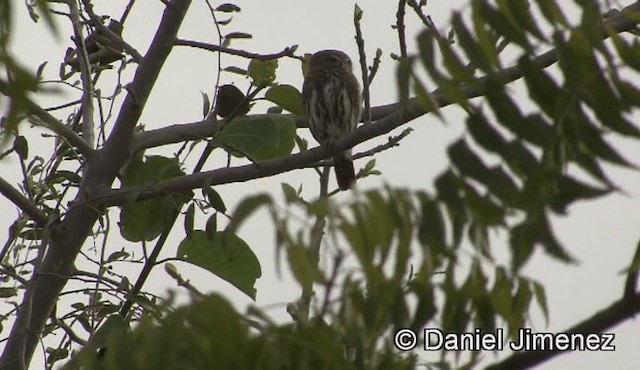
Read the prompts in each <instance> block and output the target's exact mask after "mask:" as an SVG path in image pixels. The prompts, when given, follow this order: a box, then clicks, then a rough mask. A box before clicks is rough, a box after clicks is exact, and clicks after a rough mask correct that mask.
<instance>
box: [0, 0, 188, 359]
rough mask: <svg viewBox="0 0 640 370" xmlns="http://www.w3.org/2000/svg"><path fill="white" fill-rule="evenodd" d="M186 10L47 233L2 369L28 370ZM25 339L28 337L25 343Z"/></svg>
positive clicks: (152, 52)
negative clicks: (95, 199) (94, 199)
mask: <svg viewBox="0 0 640 370" xmlns="http://www.w3.org/2000/svg"><path fill="white" fill-rule="evenodd" d="M190 5H191V1H190V0H173V1H171V3H170V5H169V6H167V8H165V11H164V14H163V16H162V20H161V21H160V25H159V26H158V31H157V32H156V35H155V37H154V40H153V42H152V44H151V46H150V48H149V51H148V52H147V54H146V56H145V57H144V60H143V61H142V63H141V65H140V66H139V67H138V69H137V70H136V74H135V77H134V80H133V82H132V83H131V85H130V87H129V89H128V91H129V93H128V95H127V97H126V98H125V101H124V103H123V105H122V108H121V111H120V115H119V116H118V118H117V120H116V123H115V126H114V129H113V131H112V133H111V135H110V137H109V138H108V139H107V141H106V143H105V145H104V147H103V148H102V149H101V150H100V151H99V152H97V153H96V155H95V156H93V157H92V158H91V159H90V161H93V162H94V163H92V166H90V167H89V170H88V171H87V172H86V173H85V175H84V178H83V181H82V183H81V184H80V189H79V190H78V193H77V196H76V199H75V200H74V204H81V205H80V206H77V207H71V208H70V209H69V211H68V212H67V213H66V214H65V216H64V218H63V219H62V220H61V221H60V222H56V223H55V224H54V225H52V227H51V231H50V232H49V233H47V234H50V238H49V239H50V240H49V248H47V251H46V253H45V255H44V258H43V260H42V264H41V265H40V266H38V268H37V269H36V270H35V271H34V273H33V275H32V276H31V279H30V284H29V287H28V289H27V291H26V292H25V295H24V297H23V306H28V307H27V308H25V309H20V310H19V312H18V314H17V315H16V320H15V322H14V325H13V327H12V329H11V334H10V335H9V338H8V340H7V342H6V343H5V347H4V350H3V353H2V357H0V368H14V369H15V368H17V366H20V364H22V365H23V368H26V367H28V365H29V362H30V361H31V358H32V357H33V353H34V351H35V348H36V346H37V344H38V341H39V337H40V334H41V333H42V330H43V328H44V325H45V323H46V320H47V319H48V317H49V316H50V314H51V311H52V309H53V306H54V305H55V303H56V302H57V300H58V297H59V295H60V292H61V291H62V289H63V287H64V286H65V284H66V283H67V281H68V279H69V278H70V277H71V276H72V275H73V273H74V271H75V268H74V261H75V259H76V257H77V256H78V253H79V252H80V249H81V247H82V245H83V244H84V242H85V240H86V239H87V237H88V235H89V234H90V232H91V230H92V228H93V226H94V225H95V223H96V221H97V220H98V217H100V215H101V209H99V208H98V207H96V205H95V204H91V203H88V202H86V199H87V198H91V197H92V196H95V195H96V194H99V193H100V191H101V190H102V189H104V188H105V187H108V186H109V185H110V184H111V182H113V179H114V178H115V175H116V173H117V171H118V169H119V168H120V166H122V164H124V163H125V161H126V159H127V158H128V154H129V153H128V152H127V150H130V149H131V144H132V136H133V130H134V128H135V125H136V123H137V122H138V119H139V117H140V114H141V112H142V109H143V108H144V105H145V103H146V101H147V98H148V96H149V94H150V91H151V89H152V88H153V86H154V84H155V81H156V79H157V76H158V74H159V73H160V69H161V68H162V66H163V64H164V62H165V60H166V58H167V56H168V55H169V53H170V51H171V48H172V46H173V43H172V41H173V40H174V39H175V37H176V35H177V33H178V30H179V29H180V25H181V24H182V21H183V20H184V17H185V15H186V12H187V9H188V8H189V6H190ZM47 114H48V113H47ZM123 152H124V153H123ZM25 333H28V334H27V335H26V338H25Z"/></svg>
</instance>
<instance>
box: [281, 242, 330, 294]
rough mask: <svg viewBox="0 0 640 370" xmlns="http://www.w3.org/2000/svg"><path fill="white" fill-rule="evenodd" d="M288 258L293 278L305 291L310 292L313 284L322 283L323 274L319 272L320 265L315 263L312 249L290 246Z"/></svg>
mask: <svg viewBox="0 0 640 370" xmlns="http://www.w3.org/2000/svg"><path fill="white" fill-rule="evenodd" d="M287 257H288V261H289V267H290V268H291V272H292V273H293V276H295V278H296V280H297V281H298V282H299V283H300V285H302V287H303V289H304V290H305V291H307V290H310V289H311V287H312V284H313V283H319V282H321V281H322V278H323V276H322V273H321V272H320V270H318V264H317V263H315V262H314V261H313V257H312V256H311V250H310V249H308V248H306V247H305V246H302V245H297V244H294V245H290V246H289V247H288V248H287Z"/></svg>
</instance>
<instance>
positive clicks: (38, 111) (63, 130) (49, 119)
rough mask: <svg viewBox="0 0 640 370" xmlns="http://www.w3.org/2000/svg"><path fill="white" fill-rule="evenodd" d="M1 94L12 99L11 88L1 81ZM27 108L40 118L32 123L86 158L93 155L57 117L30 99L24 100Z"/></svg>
mask: <svg viewBox="0 0 640 370" xmlns="http://www.w3.org/2000/svg"><path fill="white" fill-rule="evenodd" d="M0 93H2V94H4V95H6V96H8V97H10V98H12V97H13V95H12V93H11V88H10V87H9V85H7V83H6V82H4V81H0ZM24 103H25V108H26V110H27V112H29V113H30V114H32V115H34V116H36V117H38V118H39V120H38V121H34V122H32V123H33V124H36V125H39V126H44V127H46V128H48V129H49V130H51V131H53V132H55V133H56V134H57V135H59V136H60V137H62V138H63V139H64V140H66V141H67V142H68V143H69V144H71V145H72V146H74V147H75V148H77V149H78V151H79V152H80V153H82V154H83V155H84V156H86V157H91V156H92V155H93V152H94V150H93V148H92V147H91V146H89V145H88V144H87V143H86V142H85V141H84V140H82V138H81V137H80V136H78V134H76V133H75V132H74V131H73V130H71V129H70V128H69V127H67V126H65V125H64V124H62V122H60V121H59V120H58V119H57V118H56V117H54V116H52V115H51V114H50V113H49V112H47V111H46V110H44V109H43V108H42V107H41V106H39V105H38V104H36V103H35V102H33V100H31V99H29V98H25V99H24Z"/></svg>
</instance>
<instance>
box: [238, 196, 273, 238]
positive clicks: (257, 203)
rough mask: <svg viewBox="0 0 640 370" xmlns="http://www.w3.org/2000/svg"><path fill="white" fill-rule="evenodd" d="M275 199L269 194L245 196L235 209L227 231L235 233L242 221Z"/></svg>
mask: <svg viewBox="0 0 640 370" xmlns="http://www.w3.org/2000/svg"><path fill="white" fill-rule="evenodd" d="M272 203H273V201H272V200H271V197H270V196H269V195H267V194H258V195H253V196H249V197H246V198H244V199H243V200H242V201H241V202H240V203H239V204H238V206H237V207H236V209H235V210H234V211H233V216H232V217H231V222H229V224H228V225H227V228H226V231H227V232H229V233H231V234H235V232H236V230H238V228H240V226H241V225H242V223H244V221H246V219H247V218H249V216H251V215H252V214H253V213H254V212H255V211H256V210H258V208H260V207H262V206H266V205H271V204H272Z"/></svg>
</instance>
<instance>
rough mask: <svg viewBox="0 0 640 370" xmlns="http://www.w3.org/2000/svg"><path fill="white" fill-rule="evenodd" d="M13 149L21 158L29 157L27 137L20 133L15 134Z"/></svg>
mask: <svg viewBox="0 0 640 370" xmlns="http://www.w3.org/2000/svg"><path fill="white" fill-rule="evenodd" d="M13 150H15V151H16V153H17V154H18V156H19V157H20V159H21V160H23V161H24V160H26V159H27V157H29V143H28V142H27V139H26V138H25V137H24V136H22V135H17V136H16V137H15V138H14V139H13Z"/></svg>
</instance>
